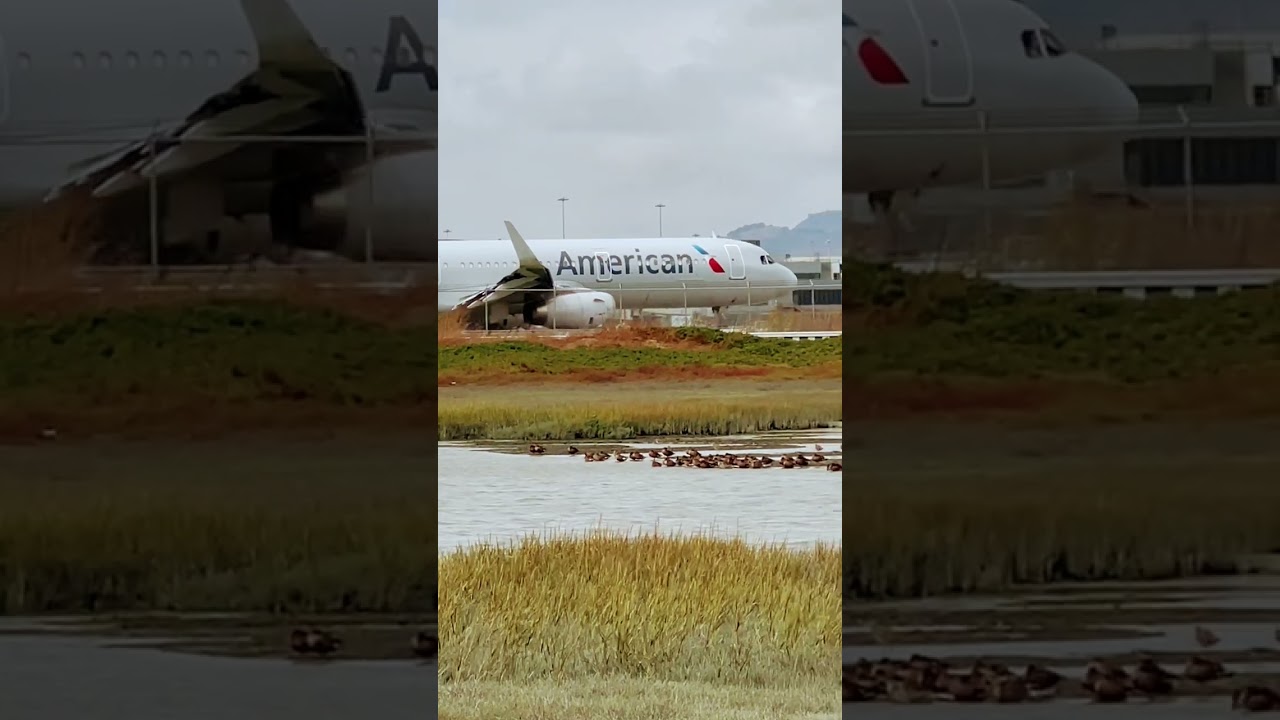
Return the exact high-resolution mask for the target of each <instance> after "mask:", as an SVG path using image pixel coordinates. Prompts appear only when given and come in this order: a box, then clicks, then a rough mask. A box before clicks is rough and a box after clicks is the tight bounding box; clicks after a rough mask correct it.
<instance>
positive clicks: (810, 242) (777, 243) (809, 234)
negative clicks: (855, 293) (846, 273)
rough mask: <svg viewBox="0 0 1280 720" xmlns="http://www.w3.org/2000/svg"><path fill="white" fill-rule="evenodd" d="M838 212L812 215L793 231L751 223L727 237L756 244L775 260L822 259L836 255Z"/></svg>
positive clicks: (733, 231) (839, 228) (838, 235)
mask: <svg viewBox="0 0 1280 720" xmlns="http://www.w3.org/2000/svg"><path fill="white" fill-rule="evenodd" d="M840 231H841V223H840V211H839V210H827V211H825V212H819V213H813V214H811V215H810V216H809V217H807V218H805V219H804V220H802V221H800V224H798V225H796V226H795V227H791V228H787V227H780V226H778V225H766V224H764V223H752V224H750V225H743V226H742V227H740V228H737V229H735V230H732V231H730V232H729V233H728V235H729V237H731V238H733V239H735V240H759V241H760V246H761V247H763V248H764V249H765V250H768V251H769V252H770V253H771V254H773V255H774V256H777V257H785V256H786V255H795V256H804V255H826V254H828V253H831V254H839V253H840V247H841V246H840Z"/></svg>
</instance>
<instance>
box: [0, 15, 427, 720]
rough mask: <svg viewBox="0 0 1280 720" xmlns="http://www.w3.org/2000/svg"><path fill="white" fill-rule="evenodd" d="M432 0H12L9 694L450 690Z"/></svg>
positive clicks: (181, 696) (4, 495)
mask: <svg viewBox="0 0 1280 720" xmlns="http://www.w3.org/2000/svg"><path fill="white" fill-rule="evenodd" d="M437 22H438V21H437V17H436V3H435V2H421V1H420V0H365V1H364V2H359V3H354V2H349V1H347V0H176V1H174V0H114V1H113V2H110V3H91V2H81V1H76V0H6V2H4V3H3V4H0V633H3V635H0V666H3V667H4V668H6V672H4V673H0V697H3V698H4V700H3V701H0V706H2V707H3V708H4V710H3V711H0V715H3V716H4V718H5V720H10V719H11V718H21V719H25V718H48V717H93V718H98V719H101V720H116V719H120V720H126V719H127V720H133V719H135V718H142V717H185V718H197V717H201V718H205V717H207V718H239V719H241V720H252V719H255V718H270V719H271V720H285V719H287V718H304V717H305V718H316V717H324V718H364V717H370V716H376V717H379V718H422V717H434V716H435V672H434V670H433V668H434V662H435V661H434V656H435V649H434V648H435V645H436V640H435V637H436V634H435V633H436V630H435V612H436V584H437V583H436V547H437V542H436V482H435V478H436V440H435V433H436V425H437V422H436V390H435V384H434V383H435V379H434V378H433V377H432V376H431V372H430V371H431V370H432V369H433V367H434V365H435V362H436V361H435V358H436V340H435V337H436V336H435V331H436V320H435V317H436V316H435V314H434V313H426V312H423V310H424V309H425V307H424V304H425V303H426V302H427V300H428V299H430V298H432V297H434V295H435V294H436V291H435V285H436V269H435V261H436V256H437V248H436V241H435V238H432V237H431V235H432V234H433V231H432V230H431V228H432V227H433V226H435V224H436V204H437V201H436V187H437V183H436V152H437V148H436V135H437V133H436V127H437V120H436V118H437V104H438V98H437V87H438V78H437V61H436V47H437V41H436V28H437ZM54 615H56V616H62V617H66V616H74V617H76V618H77V620H75V621H60V622H57V623H56V626H57V627H56V628H55V629H57V630H58V635H57V636H56V637H55V636H53V635H50V634H49V633H48V632H47V631H48V629H49V628H51V627H53V625H51V624H50V623H52V622H53V621H51V620H49V619H48V617H49V616H54ZM126 634H127V635H128V636H129V637H130V638H131V639H133V640H135V641H137V642H140V643H142V644H144V645H147V646H154V649H151V650H147V651H140V650H137V649H121V648H119V647H115V646H114V645H113V642H114V641H115V640H117V639H118V638H119V637H120V636H123V635H126ZM324 660H328V662H323V661H324ZM360 661H370V662H360Z"/></svg>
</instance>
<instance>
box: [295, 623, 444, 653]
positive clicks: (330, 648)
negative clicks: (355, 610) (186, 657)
mask: <svg viewBox="0 0 1280 720" xmlns="http://www.w3.org/2000/svg"><path fill="white" fill-rule="evenodd" d="M289 649H290V650H292V651H293V652H294V653H296V654H298V655H303V656H308V655H310V656H316V657H328V656H330V655H333V654H334V653H336V652H338V651H339V650H341V649H342V640H341V639H340V638H338V637H337V636H336V635H334V634H333V633H331V632H326V631H324V630H317V629H316V628H295V629H294V631H293V632H291V633H290V634H289ZM439 651H440V639H439V638H438V637H436V636H435V635H432V634H431V633H429V632H427V631H425V630H419V631H418V632H416V633H414V634H413V636H412V637H410V638H409V652H410V653H411V654H412V655H413V656H414V657H416V658H420V659H423V660H430V659H432V658H434V657H436V654H437V653H438V652H439Z"/></svg>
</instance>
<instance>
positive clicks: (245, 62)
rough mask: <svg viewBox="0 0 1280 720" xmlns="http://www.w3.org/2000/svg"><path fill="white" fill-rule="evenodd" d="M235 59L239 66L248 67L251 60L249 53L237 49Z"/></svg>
mask: <svg viewBox="0 0 1280 720" xmlns="http://www.w3.org/2000/svg"><path fill="white" fill-rule="evenodd" d="M236 59H237V60H239V61H240V66H241V67H248V66H249V63H250V62H251V61H250V59H249V53H247V52H245V51H244V50H239V51H237V52H236Z"/></svg>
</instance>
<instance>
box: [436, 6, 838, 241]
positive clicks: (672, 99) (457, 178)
mask: <svg viewBox="0 0 1280 720" xmlns="http://www.w3.org/2000/svg"><path fill="white" fill-rule="evenodd" d="M836 14H837V12H836V7H835V6H834V4H833V3H831V2H829V1H828V0H695V1H694V2H692V3H691V2H687V0H683V1H682V0H656V1H654V2H649V3H645V4H630V3H628V4H626V5H625V6H624V5H623V4H620V3H599V2H593V1H590V0H540V2H536V3H534V2H527V0H490V1H489V2H483V3H475V2H464V0H445V2H442V3H441V6H440V38H439V44H440V52H439V57H440V81H441V87H440V98H441V99H440V223H441V227H440V229H441V230H443V229H445V228H448V229H450V230H451V231H452V233H451V235H452V236H453V237H473V238H496V237H500V236H502V220H504V219H509V220H511V221H513V222H514V223H515V224H516V226H517V227H519V228H520V229H521V231H522V232H523V233H524V234H525V235H527V236H529V237H558V236H559V233H560V209H559V204H558V203H557V202H556V198H557V197H560V196H562V195H565V196H567V197H569V198H570V199H569V202H568V207H567V208H566V210H567V212H566V215H567V223H566V224H567V231H568V234H569V236H571V237H573V236H577V237H627V236H652V235H654V234H656V232H657V211H656V210H655V209H654V207H653V205H654V204H655V203H659V202H662V203H666V204H667V205H668V207H667V208H666V210H665V211H664V216H663V229H664V232H665V234H668V235H675V234H692V233H700V234H704V235H705V234H709V233H710V232H711V231H713V230H715V231H717V232H721V233H724V232H727V231H729V230H731V229H733V228H734V227H736V226H738V225H741V224H744V223H749V222H767V223H773V224H779V225H794V224H796V223H797V222H799V221H800V220H802V219H804V217H805V216H806V215H807V214H808V213H810V212H817V211H820V210H829V209H832V208H835V207H838V205H837V203H838V201H839V196H840V135H839V125H840V107H841V106H840V72H841V60H842V53H841V46H840V37H841V36H840V34H839V31H838V30H837V27H836V22H835V21H836Z"/></svg>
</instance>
